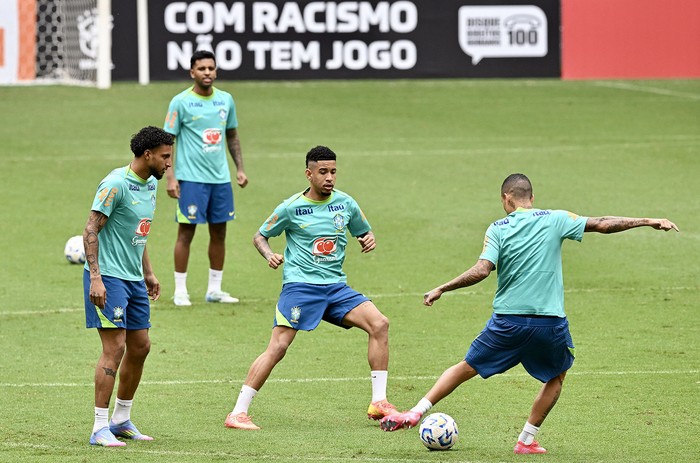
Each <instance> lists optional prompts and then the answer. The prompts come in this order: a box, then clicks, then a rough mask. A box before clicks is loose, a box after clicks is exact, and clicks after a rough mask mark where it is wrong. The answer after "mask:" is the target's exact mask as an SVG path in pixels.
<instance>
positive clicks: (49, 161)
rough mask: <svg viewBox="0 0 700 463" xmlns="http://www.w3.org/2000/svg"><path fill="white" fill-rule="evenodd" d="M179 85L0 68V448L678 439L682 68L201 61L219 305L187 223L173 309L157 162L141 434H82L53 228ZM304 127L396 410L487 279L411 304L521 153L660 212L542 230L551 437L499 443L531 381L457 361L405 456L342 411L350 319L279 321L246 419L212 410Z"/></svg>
mask: <svg viewBox="0 0 700 463" xmlns="http://www.w3.org/2000/svg"><path fill="white" fill-rule="evenodd" d="M185 85H187V83H186V82H184V81H183V82H178V83H156V84H152V85H150V86H147V87H141V86H138V85H134V84H124V83H117V84H116V85H114V86H113V88H112V89H110V90H108V91H98V90H95V89H86V88H68V87H27V88H23V87H0V106H1V107H2V109H3V110H2V111H0V140H1V143H0V160H2V171H1V173H0V179H1V181H0V198H1V199H2V206H3V207H2V210H3V212H2V218H1V219H0V224H1V225H0V231H1V232H0V256H2V257H1V258H0V259H1V260H0V262H1V265H0V281H1V282H2V283H0V297H1V300H2V304H0V375H1V377H0V461H2V462H8V463H10V462H46V461H51V462H54V461H56V462H59V461H60V462H71V463H78V462H87V461H98V460H99V461H101V462H111V461H115V462H116V461H119V462H123V461H136V462H147V463H148V462H200V461H236V462H258V461H269V462H273V463H277V462H280V463H285V462H290V463H291V462H295V463H298V462H314V461H320V462H358V463H363V462H383V463H394V462H437V461H441V462H472V463H482V462H483V463H486V462H522V461H535V460H537V461H541V462H567V463H569V462H605V463H615V462H619V463H623V462H625V463H627V462H698V461H700V440H699V437H698V436H700V418H699V417H698V416H699V415H700V297H699V295H700V254H699V253H698V249H700V231H699V230H700V201H699V200H698V186H699V185H700V183H699V180H698V178H699V177H700V81H698V80H678V81H674V80H668V81H587V82H561V81H558V80H428V81H358V82H346V81H341V82H307V83H299V82H288V83H262V82H260V83H256V82H240V83H235V82H220V87H221V88H223V89H226V90H229V91H231V92H232V93H233V94H234V97H235V99H236V102H237V106H238V111H239V121H240V124H241V125H240V128H239V131H240V134H241V139H242V144H243V150H244V159H245V164H246V171H247V173H248V176H249V179H250V185H249V186H248V187H247V188H246V189H245V190H240V189H237V190H236V192H235V194H236V206H237V207H236V209H237V220H236V221H235V222H234V223H233V224H232V225H231V226H230V227H229V239H228V254H227V261H226V267H225V270H226V271H225V275H224V289H225V290H228V291H230V292H231V293H232V294H234V295H236V296H238V297H240V298H241V299H242V302H241V303H240V304H239V305H236V306H233V307H232V306H216V305H210V304H205V303H204V302H203V296H204V291H205V288H206V280H207V266H208V263H207V261H206V244H207V233H206V230H205V229H200V231H199V232H198V235H197V237H196V238H195V242H194V244H193V253H192V258H191V261H190V268H189V275H190V276H189V281H188V286H189V289H190V294H191V295H192V297H193V301H194V302H195V304H194V305H193V307H191V308H189V309H183V308H176V307H175V306H174V305H172V301H171V300H170V297H171V295H172V291H173V278H172V271H173V264H172V248H173V244H174V239H175V235H176V225H175V224H174V222H173V220H172V219H173V214H174V208H175V203H174V201H172V200H170V199H169V198H168V197H167V194H166V193H165V182H161V185H160V187H159V193H158V195H159V196H158V198H159V203H158V211H157V213H156V219H155V221H154V224H153V227H152V232H151V236H150V238H149V245H148V247H149V254H150V256H151V260H152V261H153V263H154V267H155V270H156V274H157V275H158V277H159V278H160V280H161V283H162V287H163V297H162V299H161V300H159V301H157V302H156V303H154V304H153V307H152V323H153V328H152V330H151V337H152V350H151V355H150V357H149V359H148V361H147V363H146V369H145V373H144V377H143V382H142V385H141V388H140V389H139V391H138V393H137V396H136V401H135V405H134V410H133V415H132V416H133V417H134V420H135V421H136V423H137V424H138V426H139V428H140V429H141V430H142V431H143V432H145V433H147V434H150V435H153V436H155V437H156V439H157V440H155V441H154V442H150V443H148V442H133V443H129V445H128V446H127V447H126V448H125V449H103V448H94V447H91V446H89V445H88V444H87V441H88V438H89V433H90V430H91V426H92V417H93V408H92V407H93V386H92V378H93V374H94V365H95V362H96V361H97V358H98V356H99V349H100V347H99V340H98V336H97V334H96V333H95V332H94V331H92V330H86V329H85V328H84V315H83V308H82V286H81V272H82V269H81V268H80V267H79V266H72V265H69V264H68V263H66V262H65V260H64V259H63V256H62V249H63V245H64V243H65V241H66V240H67V239H68V238H69V237H70V236H72V235H78V234H81V233H82V229H83V227H84V224H85V221H86V219H87V215H88V209H89V207H90V204H91V201H92V198H93V195H94V192H95V188H96V187H97V184H98V182H99V181H100V180H101V179H102V178H103V177H104V175H105V174H106V173H107V172H108V171H109V170H111V169H112V168H114V167H117V166H121V165H126V164H127V163H128V162H129V160H130V159H131V153H130V151H129V139H130V136H131V135H132V134H133V133H135V132H136V131H138V129H140V128H141V127H143V126H145V125H158V126H160V125H161V124H162V121H163V119H164V116H165V111H166V109H167V105H168V102H169V101H170V98H171V97H172V95H174V94H175V93H176V92H178V91H180V90H181V89H182V88H184V86H185ZM317 144H325V145H328V146H330V147H331V148H333V149H334V150H335V151H336V152H337V153H338V155H339V161H338V166H339V170H338V182H337V186H338V188H339V189H341V190H344V191H346V192H348V193H350V194H351V195H353V196H354V197H355V198H356V199H357V200H358V202H359V203H360V204H361V205H362V207H363V209H364V212H365V213H366V214H367V216H368V219H369V220H370V223H371V224H372V226H373V228H374V231H375V234H376V236H377V240H378V247H377V249H376V251H375V252H373V253H370V254H368V255H362V254H360V253H359V247H356V246H351V247H349V250H348V259H347V261H346V272H347V273H348V275H349V283H350V284H351V285H352V286H353V287H355V288H356V289H358V290H360V291H363V292H365V293H366V294H367V295H369V296H371V297H372V298H373V299H374V301H375V302H376V304H377V306H378V307H379V308H380V309H381V310H382V311H383V312H384V313H385V314H386V315H387V316H388V317H389V318H390V320H391V341H390V343H391V365H390V376H389V398H390V400H391V401H392V402H394V403H395V404H396V405H397V406H399V407H400V408H410V407H411V406H413V405H414V404H415V402H416V401H417V400H418V399H420V398H421V397H422V395H423V393H425V392H426V391H427V389H428V388H429V387H430V386H431V385H432V384H433V382H434V380H435V379H436V377H437V376H438V375H439V374H440V373H441V372H442V371H443V370H444V369H445V368H446V367H447V366H449V365H452V364H454V363H455V362H457V361H458V360H459V359H460V358H462V356H463V355H464V353H465V352H466V350H467V348H468V346H469V343H470V342H471V340H472V339H473V337H474V336H476V335H477V334H478V332H479V331H480V330H481V328H482V327H483V325H484V323H485V322H486V320H487V319H488V317H489V314H490V303H491V299H492V297H493V291H494V289H495V280H496V279H495V275H494V276H492V277H491V278H489V279H488V280H486V281H485V282H482V283H481V284H480V285H478V286H475V287H472V288H468V289H464V290H461V291H456V292H453V293H450V294H448V295H446V296H445V297H444V298H443V299H442V300H440V301H439V302H437V303H436V305H435V306H433V307H432V308H426V307H424V306H422V304H421V301H422V294H423V292H424V291H426V290H428V289H431V288H432V287H434V286H435V285H437V284H439V283H442V282H444V281H446V280H448V279H450V278H452V277H454V276H456V275H457V274H459V273H461V272H462V271H464V270H465V269H466V268H468V267H469V266H471V265H472V264H473V263H474V262H475V260H476V259H477V257H478V255H479V252H480V250H481V243H482V238H483V233H484V231H485V229H486V227H487V225H488V224H489V223H490V222H492V221H494V220H496V219H499V218H501V217H502V216H503V215H504V212H503V210H502V209H501V205H500V202H499V197H498V194H499V188H500V184H501V182H502V180H503V178H505V177H506V176H507V175H508V174H510V173H512V172H523V173H525V174H527V175H528V176H529V177H530V178H531V179H532V181H533V184H534V189H535V196H536V202H535V205H536V206H539V207H542V208H558V209H568V210H571V211H574V212H576V213H579V214H581V215H593V216H595V215H627V216H645V217H658V216H661V217H668V218H669V219H671V220H673V221H674V222H675V223H676V224H677V225H678V226H679V227H680V229H681V233H661V232H657V231H654V230H651V229H641V230H632V231H628V232H625V233H622V234H617V235H612V236H603V235H592V234H587V235H586V237H585V238H584V240H583V242H582V243H580V244H579V243H566V244H565V246H564V268H565V270H564V271H565V282H566V303H567V313H568V316H569V319H570V321H571V331H572V335H573V337H574V341H575V343H576V354H577V360H576V363H575V365H574V368H573V369H572V370H571V372H570V374H569V376H568V377H567V381H566V383H565V387H564V391H563V394H562V397H561V399H560V401H559V404H558V405H557V407H556V408H555V409H554V410H553V411H552V413H551V414H550V416H549V418H548V419H547V421H546V422H545V424H544V426H543V427H542V431H541V432H540V434H539V436H538V439H539V440H540V442H541V443H542V444H543V445H544V446H545V447H547V448H548V449H549V454H547V455H541V456H532V457H523V456H520V457H516V456H514V455H513V454H512V447H513V444H514V443H515V438H516V436H517V434H518V432H519V431H520V429H521V428H522V425H523V423H524V422H525V419H526V418H527V415H528V412H529V409H530V405H531V402H532V399H533V398H534V396H535V395H536V393H537V391H538V390H539V387H540V386H539V383H538V382H537V381H535V380H533V379H531V378H529V377H528V376H527V375H526V374H525V372H524V370H522V368H520V367H518V368H516V369H514V370H512V371H510V372H509V373H507V374H505V375H502V376H499V377H495V378H492V379H489V380H488V381H483V380H480V379H474V380H472V381H470V382H469V383H467V384H465V385H463V386H462V387H461V388H459V389H458V390H457V391H456V392H455V393H454V394H452V395H451V396H450V397H448V398H447V399H445V400H444V401H442V402H441V403H439V404H438V405H437V406H436V407H435V408H434V409H433V411H441V412H445V413H448V414H450V415H451V416H453V417H454V418H455V419H456V421H457V423H458V425H459V428H460V440H459V442H458V443H457V445H456V446H455V447H454V448H453V450H451V451H449V452H432V453H431V452H428V451H427V450H426V449H424V448H423V446H422V444H421V443H420V441H419V439H418V436H417V431H415V430H409V431H406V432H397V433H391V434H389V433H382V432H380V431H379V430H378V427H377V425H376V423H374V422H370V421H368V420H367V419H366V417H365V411H366V407H367V405H368V402H369V398H370V381H369V372H368V367H367V362H366V335H365V334H364V333H363V332H361V331H359V330H350V331H348V332H345V331H340V330H338V329H335V328H333V327H330V326H325V325H324V326H321V327H320V328H319V329H318V330H317V331H315V332H313V333H302V334H300V335H299V336H298V337H297V340H296V341H295V343H294V344H293V346H292V347H291V349H290V352H289V354H288V356H287V358H285V360H284V361H283V362H282V363H281V364H280V365H278V367H277V368H276V369H275V370H274V371H273V374H272V376H271V378H270V380H269V382H268V383H267V384H266V385H265V387H264V388H263V389H262V390H261V392H260V393H259V394H258V396H257V397H256V399H255V401H254V402H253V406H252V407H251V413H252V414H253V416H254V420H255V422H256V423H258V424H259V425H260V426H262V427H263V430H262V431H261V432H239V431H234V430H229V429H225V428H224V427H223V420H224V417H225V416H226V414H227V413H228V412H229V411H230V410H231V408H232V407H233V404H234V400H235V397H236V396H237V394H238V390H239V388H240V385H241V383H242V380H243V378H244V377H245V374H246V372H247V369H248V366H249V365H250V362H251V361H252V360H253V359H254V358H255V357H256V356H257V355H258V354H259V353H260V352H261V351H262V350H263V349H264V348H265V346H266V345H267V341H268V338H269V333H270V326H271V321H272V315H273V310H274V304H275V302H276V298H277V295H278V294H279V288H280V279H281V272H274V271H272V270H270V269H269V268H268V267H267V265H266V264H265V262H264V261H263V260H262V259H261V258H260V256H259V255H258V254H257V251H256V250H255V249H254V248H253V246H252V245H251V238H252V235H253V233H254V232H255V231H256V230H257V227H258V226H259V225H260V224H261V223H262V221H263V220H264V219H265V218H266V217H267V215H268V214H269V213H270V212H271V211H272V209H273V208H274V207H275V206H276V205H277V204H278V203H279V202H280V201H281V200H282V199H284V198H286V197H288V196H290V195H291V194H292V193H294V192H296V191H299V190H301V189H303V188H304V187H305V185H306V179H305V178H304V175H303V165H304V163H303V159H304V155H305V153H306V151H308V149H309V148H310V147H312V146H315V145H317ZM271 242H272V245H273V248H274V249H276V250H277V251H278V252H279V251H281V250H282V249H283V245H284V242H283V239H282V238H280V239H277V240H272V241H271ZM113 399H114V396H113Z"/></svg>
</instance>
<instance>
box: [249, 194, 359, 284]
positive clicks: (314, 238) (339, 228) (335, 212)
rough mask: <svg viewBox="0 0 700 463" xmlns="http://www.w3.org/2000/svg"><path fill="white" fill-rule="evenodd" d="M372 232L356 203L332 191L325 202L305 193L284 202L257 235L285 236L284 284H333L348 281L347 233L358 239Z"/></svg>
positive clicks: (267, 236) (268, 236)
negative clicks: (344, 270) (310, 197)
mask: <svg viewBox="0 0 700 463" xmlns="http://www.w3.org/2000/svg"><path fill="white" fill-rule="evenodd" d="M307 191H308V190H307ZM371 229H372V227H370V225H369V222H367V219H366V218H365V216H364V214H363V213H362V210H361V209H360V206H359V205H358V204H357V202H356V201H355V200H354V199H353V198H352V197H350V196H348V195H347V194H345V193H343V192H342V191H338V190H333V192H332V193H331V195H330V197H329V198H328V199H326V200H324V201H314V200H311V199H309V198H307V197H306V196H304V192H301V193H297V194H295V195H294V196H292V197H290V198H288V199H286V200H285V201H284V202H282V204H280V205H279V206H277V208H276V209H275V211H274V212H273V213H272V215H271V216H270V217H269V218H268V219H267V220H266V221H265V223H263V224H262V226H261V227H260V234H262V235H263V236H264V237H266V238H270V237H273V236H279V235H281V234H282V232H285V236H286V238H287V247H286V248H285V250H284V267H283V268H284V270H283V272H282V283H283V284H284V283H292V282H296V283H311V284H332V283H340V282H345V281H347V277H346V275H345V273H343V261H344V260H345V246H346V245H347V244H348V239H347V234H346V233H347V232H349V233H350V235H352V236H359V235H363V234H365V233H367V232H368V231H370V230H371Z"/></svg>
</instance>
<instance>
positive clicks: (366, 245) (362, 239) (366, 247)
mask: <svg viewBox="0 0 700 463" xmlns="http://www.w3.org/2000/svg"><path fill="white" fill-rule="evenodd" d="M357 241H358V242H359V243H360V246H362V252H364V253H367V252H370V251H372V250H373V249H374V248H376V247H377V242H376V240H375V239H374V233H372V232H367V233H366V234H365V235H364V236H358V237H357Z"/></svg>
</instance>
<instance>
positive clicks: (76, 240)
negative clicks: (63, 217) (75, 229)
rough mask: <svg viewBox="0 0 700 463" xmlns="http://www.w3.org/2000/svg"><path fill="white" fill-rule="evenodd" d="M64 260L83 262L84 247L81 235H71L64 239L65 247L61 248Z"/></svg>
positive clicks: (73, 262) (76, 262)
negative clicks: (66, 239)
mask: <svg viewBox="0 0 700 463" xmlns="http://www.w3.org/2000/svg"><path fill="white" fill-rule="evenodd" d="M63 253H64V255H65V256H66V260H67V261H68V262H70V263H71V264H84V263H85V247H84V246H83V237H82V235H78V236H73V237H71V238H69V239H68V241H66V247H65V248H64V249H63Z"/></svg>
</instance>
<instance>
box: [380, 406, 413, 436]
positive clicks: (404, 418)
mask: <svg viewBox="0 0 700 463" xmlns="http://www.w3.org/2000/svg"><path fill="white" fill-rule="evenodd" d="M421 416H423V415H422V414H421V413H418V412H412V411H410V410H409V411H407V412H403V413H396V414H393V415H389V416H385V417H384V418H382V421H381V422H380V423H379V427H380V428H382V431H396V430H397V429H404V428H405V429H408V428H412V427H414V426H417V425H418V423H419V422H420V418H421Z"/></svg>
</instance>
